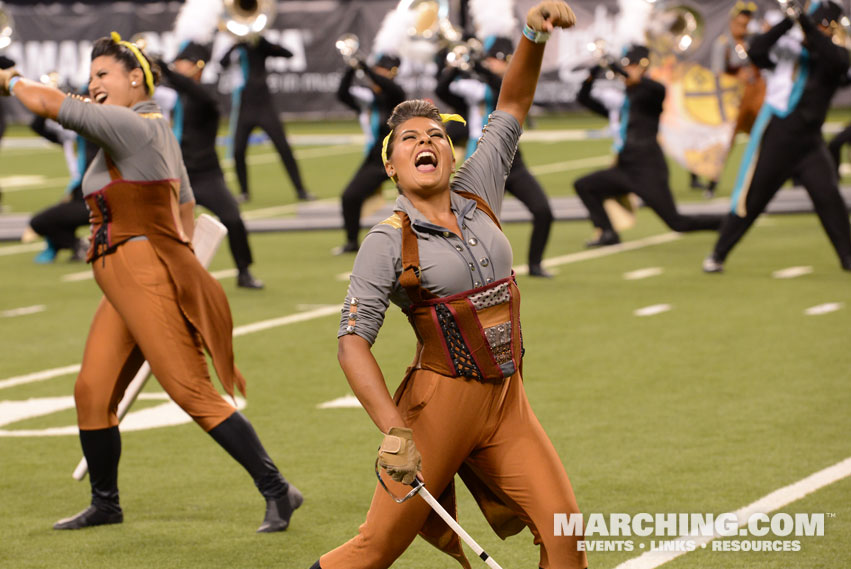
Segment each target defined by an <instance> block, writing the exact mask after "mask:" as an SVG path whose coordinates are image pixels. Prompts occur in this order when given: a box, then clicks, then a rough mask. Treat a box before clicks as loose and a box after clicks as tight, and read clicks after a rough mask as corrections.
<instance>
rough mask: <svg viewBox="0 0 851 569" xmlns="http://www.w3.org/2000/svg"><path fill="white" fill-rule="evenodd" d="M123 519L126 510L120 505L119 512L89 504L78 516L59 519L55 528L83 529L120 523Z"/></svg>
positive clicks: (54, 525)
mask: <svg viewBox="0 0 851 569" xmlns="http://www.w3.org/2000/svg"><path fill="white" fill-rule="evenodd" d="M116 507H118V506H116ZM123 521H124V512H122V511H121V508H120V507H118V511H117V512H107V511H105V510H100V509H98V508H97V507H95V506H89V507H88V508H86V509H85V510H83V511H82V512H80V513H79V514H77V515H76V516H71V517H70V518H65V519H62V520H59V521H58V522H56V523H55V524H53V529H83V528H88V527H94V526H105V525H108V524H120V523H121V522H123Z"/></svg>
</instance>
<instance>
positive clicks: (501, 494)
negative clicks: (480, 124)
mask: <svg viewBox="0 0 851 569" xmlns="http://www.w3.org/2000/svg"><path fill="white" fill-rule="evenodd" d="M526 22H527V25H526V28H525V29H524V32H523V34H524V36H525V37H524V38H522V39H521V40H520V44H519V45H518V47H517V51H516V53H515V54H514V57H513V58H512V61H511V63H510V65H509V68H508V71H507V72H506V74H505V79H504V82H503V85H502V90H501V92H500V99H499V102H498V104H497V106H496V110H495V111H494V112H493V113H492V114H491V119H490V121H489V123H488V125H487V128H486V129H485V132H484V134H483V135H482V139H481V141H480V142H479V145H478V148H477V149H476V152H475V153H474V154H473V155H472V156H471V157H470V158H469V159H468V160H467V161H466V162H465V163H464V165H463V166H462V167H461V168H460V169H459V170H458V173H457V175H456V176H455V178H454V179H453V180H451V181H450V177H451V175H452V172H453V171H454V170H455V165H456V162H455V157H454V152H453V147H452V142H451V141H450V140H449V139H448V138H447V136H446V129H445V126H444V121H445V120H457V117H445V116H441V115H440V114H439V112H438V110H437V108H436V107H434V105H432V104H431V103H429V102H427V101H422V100H415V101H406V102H404V103H402V104H401V105H399V106H398V107H397V108H396V110H395V111H394V113H393V116H392V117H391V118H390V121H389V126H390V127H391V128H392V131H391V132H390V134H389V135H388V137H387V138H386V139H385V142H384V147H385V149H386V150H385V152H384V157H385V159H386V160H385V169H386V172H387V175H388V176H389V177H390V178H392V179H393V180H394V181H395V183H396V186H397V188H398V189H399V192H400V194H401V195H400V196H399V198H398V199H397V201H396V211H395V213H394V215H393V216H391V217H390V218H388V219H387V220H385V221H384V222H382V223H380V224H378V225H376V226H375V227H374V228H373V229H372V230H371V231H370V233H369V234H368V235H367V237H366V238H365V239H364V241H363V244H362V245H361V248H360V251H359V252H358V255H357V258H356V259H355V264H354V268H353V271H352V276H351V280H350V283H349V290H348V293H347V296H346V299H345V302H344V306H343V314H342V321H341V325H340V329H339V332H338V338H339V353H338V356H339V359H340V364H341V366H342V368H343V371H344V372H345V374H346V377H347V379H348V381H349V384H350V385H351V387H352V389H353V391H354V393H355V395H356V396H357V397H358V399H359V400H360V401H361V403H362V404H363V406H364V408H365V409H366V411H367V413H368V414H369V416H370V418H371V419H372V420H373V421H374V422H375V424H376V426H377V427H378V429H379V430H380V431H381V432H382V433H385V435H384V440H383V443H382V444H381V447H380V448H379V451H378V455H379V456H378V463H379V464H380V465H381V466H382V467H383V468H384V469H385V470H386V474H385V476H387V475H389V476H390V477H391V478H392V479H393V480H388V481H387V482H386V484H387V486H388V489H389V490H390V491H392V492H394V493H395V494H397V495H399V494H401V493H404V492H405V489H406V488H407V489H410V486H407V485H408V484H409V483H411V482H412V481H413V480H414V478H415V477H416V476H420V475H421V476H422V478H423V480H425V483H426V484H427V485H428V487H429V488H431V491H432V493H433V494H434V495H435V496H441V499H442V501H445V502H453V504H452V506H450V507H449V511H454V507H453V506H454V485H453V478H454V476H455V473H456V472H459V473H460V474H461V476H462V479H463V480H464V481H465V483H466V484H467V485H468V487H470V488H471V489H473V492H474V494H475V496H476V497H477V499H479V500H480V502H479V504H480V505H481V507H482V508H483V510H484V512H485V515H486V517H487V518H488V520H489V521H490V522H491V524H492V525H493V526H494V528H495V529H496V531H497V533H498V534H499V535H500V536H502V537H503V538H504V537H507V536H509V535H513V534H515V533H517V532H519V531H521V530H522V529H523V527H524V525H525V526H528V527H529V528H530V529H531V531H532V533H533V535H534V539H535V543H537V544H540V545H541V550H540V562H539V566H540V567H543V568H544V569H549V568H553V567H558V568H560V569H565V568H568V569H569V568H584V567H586V565H587V562H586V558H585V552H584V551H583V550H580V549H579V548H578V547H577V543H578V540H580V539H581V537H577V536H563V537H562V536H560V537H554V536H553V531H552V523H553V513H554V512H568V513H571V512H577V511H578V507H577V504H576V499H575V497H574V494H573V490H572V488H571V485H570V481H569V480H568V477H567V474H566V473H565V470H564V467H563V466H562V464H561V461H560V459H559V457H558V455H557V453H556V452H555V449H554V448H553V446H552V443H551V442H550V440H549V438H548V437H547V435H546V433H545V432H544V430H543V429H542V427H541V425H540V424H539V423H538V420H537V419H536V418H535V415H534V412H533V411H532V408H531V407H530V405H529V402H528V400H527V399H526V396H525V393H524V390H523V380H522V377H521V373H520V367H521V357H522V352H523V348H522V346H521V338H520V336H521V334H520V322H519V312H518V311H519V300H520V299H519V296H518V289H517V285H516V283H515V280H514V277H513V275H512V272H511V261H512V254H511V247H510V244H509V243H508V240H507V239H506V237H505V235H504V234H503V233H502V232H501V231H500V229H499V212H500V210H501V206H502V199H503V193H504V184H505V178H506V176H507V175H508V172H509V170H510V169H511V164H512V162H513V158H514V153H515V150H516V148H517V140H518V138H519V137H520V133H521V124H522V123H523V120H524V119H525V118H526V114H527V113H528V111H529V108H530V107H531V105H532V99H533V97H534V93H535V86H536V83H537V80H538V75H539V73H540V69H541V61H542V59H543V54H544V42H545V41H546V38H547V37H548V36H549V33H548V32H550V31H551V30H552V29H553V27H563V28H568V27H571V26H573V24H574V22H575V18H574V15H573V12H572V11H571V10H570V8H569V7H568V5H567V4H565V3H563V2H560V1H547V2H541V3H539V4H538V5H537V6H535V7H533V8H532V9H531V10H530V11H529V14H528V16H527V20H526ZM391 301H392V302H393V303H395V304H398V305H399V306H401V307H402V308H403V309H404V311H405V312H406V314H407V315H408V317H409V320H410V322H411V324H412V325H413V327H414V329H415V332H416V337H417V339H418V345H417V351H416V358H415V361H414V363H413V365H412V366H411V368H410V369H409V370H408V374H407V376H406V377H405V379H404V381H403V382H402V384H401V386H400V388H399V390H398V391H397V392H396V396H395V398H391V397H390V393H389V392H388V391H387V386H386V385H385V382H384V377H383V375H382V372H381V370H380V368H379V366H378V363H377V362H376V360H375V357H374V356H373V355H372V352H371V346H372V343H373V342H374V341H375V338H376V334H377V332H378V330H379V328H380V327H381V324H382V322H383V319H384V313H385V310H386V309H387V306H388V304H389V303H390V302H391ZM430 511H431V510H430V509H429V506H428V504H427V503H426V502H425V501H423V500H420V499H418V498H414V499H411V500H408V501H405V502H404V503H402V504H397V503H396V502H395V501H394V499H393V498H391V497H390V496H389V495H388V494H387V493H385V490H384V489H382V487H381V486H378V487H376V490H375V494H374V495H373V499H372V504H371V506H370V509H369V513H368V514H367V516H366V522H365V523H364V524H363V525H361V526H360V531H359V533H358V535H357V536H356V537H355V538H353V539H352V540H350V541H348V542H347V543H345V544H343V545H341V546H340V547H338V548H337V549H335V550H333V551H331V552H329V553H326V554H325V555H323V556H322V557H321V558H320V559H319V561H318V562H317V563H316V564H314V566H313V568H314V569H318V568H320V567H321V568H322V569H336V568H345V569H357V568H359V567H369V568H371V569H380V568H384V567H389V566H390V565H391V564H392V563H393V562H394V561H395V560H396V558H398V557H399V556H400V555H401V554H402V552H404V551H405V549H406V548H407V547H408V545H409V544H410V543H411V542H412V541H413V540H414V538H415V537H416V535H417V533H420V534H422V535H423V536H424V537H425V538H426V539H427V540H429V541H430V542H431V543H433V544H435V545H436V546H437V547H439V548H441V549H443V550H444V551H446V552H447V553H449V554H450V555H452V556H453V557H454V558H455V559H456V560H457V561H458V562H459V563H461V565H462V566H464V567H469V562H468V561H467V559H466V558H465V557H464V554H463V552H462V551H461V546H460V541H459V540H458V538H457V537H456V536H454V534H452V533H451V532H450V533H448V534H447V532H449V528H448V527H447V526H446V525H445V524H444V523H443V521H442V520H441V519H440V518H437V517H436V516H432V517H429V516H430Z"/></svg>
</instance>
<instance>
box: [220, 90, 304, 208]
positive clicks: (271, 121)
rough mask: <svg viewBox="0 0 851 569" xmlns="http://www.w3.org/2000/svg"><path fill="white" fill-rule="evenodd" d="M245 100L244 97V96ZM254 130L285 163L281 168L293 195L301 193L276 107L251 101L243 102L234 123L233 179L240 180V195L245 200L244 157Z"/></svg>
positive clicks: (293, 158) (246, 173) (297, 172)
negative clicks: (258, 130) (263, 134)
mask: <svg viewBox="0 0 851 569" xmlns="http://www.w3.org/2000/svg"><path fill="white" fill-rule="evenodd" d="M243 97H245V93H243ZM255 128H260V129H262V130H263V131H264V132H265V133H266V134H267V135H269V138H270V139H272V144H274V145H275V150H277V151H278V155H280V157H281V161H282V162H283V163H284V168H286V170H287V174H289V176H290V179H291V180H292V182H293V186H294V187H295V189H296V192H299V193H301V192H304V184H303V183H302V180H301V173H300V172H299V169H298V164H297V163H296V161H295V156H293V151H292V149H291V148H290V145H289V143H288V142H287V137H286V134H284V127H283V124H282V123H281V121H280V118H279V117H278V113H277V112H275V107H274V105H273V104H272V101H271V99H270V100H268V101H265V100H259V101H258V100H251V99H245V98H243V99H242V101H241V103H240V106H239V115H238V117H237V120H236V132H235V134H234V137H233V162H234V166H235V168H236V178H237V180H239V191H240V192H241V193H242V195H244V196H248V194H249V192H248V168H247V166H246V163H245V153H246V151H247V150H248V137H249V135H250V134H251V131H252V130H254V129H255Z"/></svg>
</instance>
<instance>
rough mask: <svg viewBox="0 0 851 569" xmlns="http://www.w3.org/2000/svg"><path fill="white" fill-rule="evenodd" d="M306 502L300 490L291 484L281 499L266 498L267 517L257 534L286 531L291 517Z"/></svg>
mask: <svg viewBox="0 0 851 569" xmlns="http://www.w3.org/2000/svg"><path fill="white" fill-rule="evenodd" d="M302 502H304V496H302V495H301V492H299V491H298V488H296V487H295V486H293V485H292V484H290V486H289V488H288V489H287V493H286V494H284V495H283V496H281V497H280V498H266V517H265V518H263V523H262V524H261V525H260V527H259V528H257V533H272V532H276V531H284V530H286V529H287V528H288V527H289V526H290V517H292V515H293V512H294V511H295V510H297V509H298V508H299V506H301V504H302Z"/></svg>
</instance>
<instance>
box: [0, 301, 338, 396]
mask: <svg viewBox="0 0 851 569" xmlns="http://www.w3.org/2000/svg"><path fill="white" fill-rule="evenodd" d="M340 308H341V306H340V305H336V304H335V305H333V306H332V305H326V306H323V307H322V308H317V309H316V310H311V311H309V312H300V313H298V314H290V315H289V316H284V317H282V318H272V319H271V320H262V321H260V322H255V323H254V324H247V325H245V326H239V327H237V328H234V329H233V335H234V337H236V336H244V335H246V334H251V333H254V332H260V331H261V330H268V329H269V328H277V327H279V326H286V325H288V324H295V323H297V322H305V321H307V320H313V319H314V318H320V317H322V316H329V315H331V314H339V313H340ZM78 371H80V364H74V365H69V366H64V367H59V368H54V369H47V370H44V371H37V372H35V373H30V374H27V375H19V376H17V377H10V378H8V379H3V380H0V389H5V388H7V387H13V386H15V385H22V384H25V383H34V382H36V381H44V380H45V379H52V378H54V377H59V376H62V375H68V374H71V373H77V372H78Z"/></svg>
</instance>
